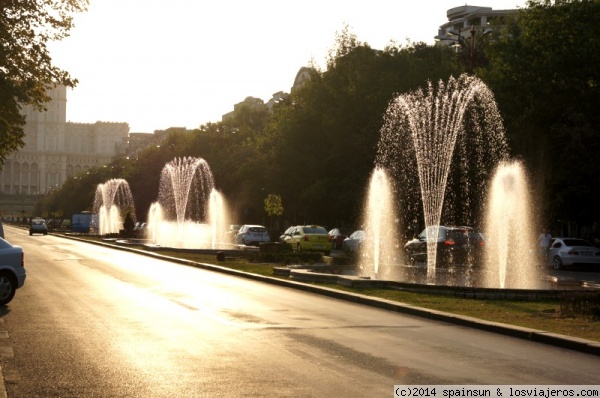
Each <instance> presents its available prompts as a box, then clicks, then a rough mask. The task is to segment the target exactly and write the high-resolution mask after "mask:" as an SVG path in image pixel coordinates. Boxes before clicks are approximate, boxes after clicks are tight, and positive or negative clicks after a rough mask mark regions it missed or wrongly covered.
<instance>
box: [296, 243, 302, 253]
mask: <svg viewBox="0 0 600 398" xmlns="http://www.w3.org/2000/svg"><path fill="white" fill-rule="evenodd" d="M296 251H297V252H301V251H302V246H300V243H298V244H297V245H296Z"/></svg>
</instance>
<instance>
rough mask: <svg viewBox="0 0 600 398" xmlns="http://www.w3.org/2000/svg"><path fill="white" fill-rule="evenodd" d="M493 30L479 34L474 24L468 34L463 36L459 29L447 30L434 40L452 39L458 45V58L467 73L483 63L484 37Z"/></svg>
mask: <svg viewBox="0 0 600 398" xmlns="http://www.w3.org/2000/svg"><path fill="white" fill-rule="evenodd" d="M492 32H493V30H492V29H486V30H485V31H483V32H482V33H481V34H479V35H478V34H477V30H476V29H475V25H471V30H470V34H471V35H470V36H469V37H464V36H463V35H462V34H461V31H460V30H459V31H458V32H455V31H452V30H449V31H448V32H447V34H446V35H444V36H439V35H438V36H435V40H436V41H453V42H455V43H456V44H455V45H456V46H458V47H460V53H459V54H460V55H459V56H460V60H461V62H462V64H463V65H464V67H465V71H466V72H467V73H468V74H473V72H474V71H475V69H476V68H477V67H478V66H482V65H483V64H485V61H486V59H485V54H484V52H483V46H484V44H485V42H486V41H487V40H486V38H487V36H489V35H490V34H491V33H492Z"/></svg>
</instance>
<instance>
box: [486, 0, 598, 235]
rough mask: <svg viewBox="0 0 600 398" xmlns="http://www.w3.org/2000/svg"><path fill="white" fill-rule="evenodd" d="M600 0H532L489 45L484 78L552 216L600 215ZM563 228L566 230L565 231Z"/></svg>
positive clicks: (591, 217) (572, 218) (592, 217)
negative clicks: (599, 109) (599, 200)
mask: <svg viewBox="0 0 600 398" xmlns="http://www.w3.org/2000/svg"><path fill="white" fill-rule="evenodd" d="M599 34H600V2H598V1H592V0H572V1H562V2H560V3H559V2H556V3H555V4H552V3H550V2H548V1H540V0H536V1H530V2H529V8H528V9H525V10H523V11H520V12H519V13H518V14H517V16H516V18H514V19H513V20H509V21H508V24H507V27H506V30H505V31H504V32H503V33H502V34H501V35H500V36H499V37H498V39H497V40H496V41H494V42H493V43H491V45H490V46H489V49H488V50H489V51H488V57H489V59H490V67H489V69H488V70H487V71H485V73H484V74H483V75H482V78H483V79H484V80H485V81H486V82H488V84H489V85H490V87H491V88H492V91H494V92H495V93H496V98H497V100H498V102H499V106H500V109H501V110H502V111H503V113H504V118H505V121H506V127H507V132H508V138H509V141H510V145H511V147H512V148H513V151H514V154H515V156H517V157H520V158H523V159H524V160H525V161H526V162H527V164H528V166H529V168H530V169H531V171H532V174H533V175H534V176H535V179H534V180H533V181H534V183H535V184H536V186H535V188H536V192H537V193H538V197H542V198H547V199H546V201H545V203H538V207H539V206H540V205H541V207H542V208H543V209H544V210H545V216H546V219H547V220H548V219H549V220H553V221H554V220H563V221H573V222H577V223H580V224H582V223H587V224H591V222H590V220H598V219H600V208H598V206H597V198H598V197H599V196H600V164H599V163H598V162H597V159H598V156H599V155H600V131H599V130H598V126H600V113H599V112H598V104H599V103H600V68H599V67H598V65H600V42H599V41H598V39H597V38H598V35H599ZM559 232H560V231H559Z"/></svg>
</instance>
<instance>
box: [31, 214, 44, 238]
mask: <svg viewBox="0 0 600 398" xmlns="http://www.w3.org/2000/svg"><path fill="white" fill-rule="evenodd" d="M33 234H43V235H48V226H47V225H46V220H44V219H43V218H33V219H31V222H30V223H29V235H33Z"/></svg>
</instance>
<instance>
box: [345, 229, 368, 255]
mask: <svg viewBox="0 0 600 398" xmlns="http://www.w3.org/2000/svg"><path fill="white" fill-rule="evenodd" d="M366 238H367V234H366V232H365V231H363V230H362V229H359V230H356V231H354V232H352V233H351V234H350V236H348V237H347V238H346V239H344V242H343V243H342V248H343V249H344V251H353V252H358V251H360V250H361V248H362V245H363V243H364V241H365V239H366Z"/></svg>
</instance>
